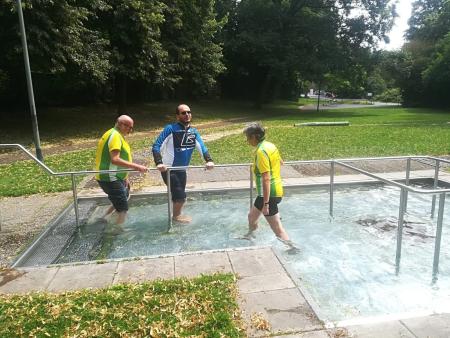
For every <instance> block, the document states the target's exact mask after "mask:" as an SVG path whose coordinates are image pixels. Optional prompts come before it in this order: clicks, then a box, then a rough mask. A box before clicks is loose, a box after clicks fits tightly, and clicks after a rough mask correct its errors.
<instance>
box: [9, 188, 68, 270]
mask: <svg viewBox="0 0 450 338" xmlns="http://www.w3.org/2000/svg"><path fill="white" fill-rule="evenodd" d="M71 200H72V192H62V193H56V194H46V195H31V196H21V197H10V198H3V199H1V200H0V269H1V268H2V267H6V266H7V265H9V264H10V263H11V261H12V259H14V257H15V256H16V255H17V254H18V253H19V252H20V250H21V249H23V248H25V247H26V246H27V245H28V244H29V243H30V242H31V241H32V240H33V239H34V238H35V236H36V235H37V234H39V233H40V232H41V231H42V228H43V227H44V226H45V225H46V224H47V223H49V222H50V221H51V220H52V219H53V218H54V217H56V216H57V215H58V214H59V213H60V212H61V211H62V210H63V209H64V207H66V206H67V205H68V204H69V203H70V202H71Z"/></svg>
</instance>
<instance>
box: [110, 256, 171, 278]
mask: <svg viewBox="0 0 450 338" xmlns="http://www.w3.org/2000/svg"><path fill="white" fill-rule="evenodd" d="M174 275H175V264H174V258H173V257H165V258H154V259H142V260H136V261H123V262H119V265H118V266H117V271H116V274H115V277H114V281H113V284H118V283H138V282H143V281H151V280H155V279H172V278H173V277H174Z"/></svg>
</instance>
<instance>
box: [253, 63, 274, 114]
mask: <svg viewBox="0 0 450 338" xmlns="http://www.w3.org/2000/svg"><path fill="white" fill-rule="evenodd" d="M271 81H272V76H271V75H270V71H267V73H266V76H264V80H263V83H262V85H261V87H260V90H259V94H258V97H257V100H256V102H255V108H257V109H261V108H262V104H263V102H267V100H265V98H266V97H267V93H268V91H269V88H270V84H271Z"/></svg>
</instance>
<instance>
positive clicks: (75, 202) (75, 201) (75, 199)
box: [70, 174, 80, 228]
mask: <svg viewBox="0 0 450 338" xmlns="http://www.w3.org/2000/svg"><path fill="white" fill-rule="evenodd" d="M70 177H71V178H72V193H73V209H74V210H75V224H76V225H77V228H78V227H79V226H80V215H79V213H78V197H77V182H76V181H75V175H74V174H71V175H70Z"/></svg>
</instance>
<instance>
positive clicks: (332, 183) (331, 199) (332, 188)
mask: <svg viewBox="0 0 450 338" xmlns="http://www.w3.org/2000/svg"><path fill="white" fill-rule="evenodd" d="M333 198H334V161H331V163H330V217H333Z"/></svg>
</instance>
